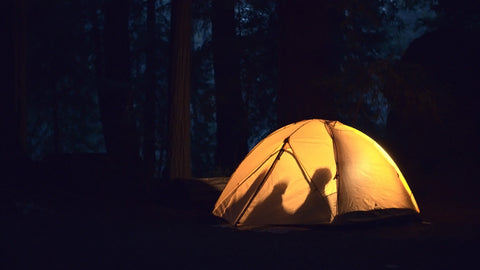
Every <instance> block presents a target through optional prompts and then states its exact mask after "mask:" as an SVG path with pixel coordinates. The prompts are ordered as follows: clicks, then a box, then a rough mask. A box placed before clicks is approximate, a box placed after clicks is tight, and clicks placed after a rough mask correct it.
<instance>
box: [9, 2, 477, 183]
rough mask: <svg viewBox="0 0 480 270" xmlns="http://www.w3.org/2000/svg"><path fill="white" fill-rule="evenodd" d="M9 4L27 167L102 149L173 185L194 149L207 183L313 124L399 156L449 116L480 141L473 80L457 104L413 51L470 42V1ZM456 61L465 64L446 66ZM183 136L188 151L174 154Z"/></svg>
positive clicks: (452, 90) (452, 89)
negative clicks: (292, 126)
mask: <svg viewBox="0 0 480 270" xmlns="http://www.w3.org/2000/svg"><path fill="white" fill-rule="evenodd" d="M10 2H12V3H14V4H13V5H11V6H8V5H9V4H2V5H6V6H7V7H8V8H10V9H11V10H13V11H18V12H19V13H18V14H20V15H21V16H20V17H19V18H23V21H20V22H23V24H21V25H23V26H24V27H25V29H24V32H23V33H24V35H21V36H20V38H19V37H17V36H15V35H12V36H13V37H14V38H13V39H14V43H15V42H18V41H20V42H23V44H24V50H23V52H22V51H20V52H18V51H16V52H15V54H14V57H17V58H15V59H23V62H22V63H23V66H24V67H25V69H24V71H23V73H22V71H18V69H17V70H16V71H15V72H16V73H15V74H17V75H18V74H20V75H22V76H20V75H18V76H20V78H24V81H25V85H24V87H23V88H24V93H25V94H24V95H23V97H24V101H25V102H24V104H26V105H25V108H24V116H25V117H23V118H22V117H20V118H19V120H18V121H19V122H22V121H24V125H25V127H26V128H25V132H24V135H23V137H24V139H21V141H23V144H24V145H25V147H24V149H25V152H26V153H27V155H28V157H29V158H31V159H33V160H42V159H45V158H48V157H50V156H54V155H58V154H62V153H109V154H113V155H115V156H119V157H122V158H119V159H118V162H120V164H123V166H134V167H138V168H143V169H145V170H146V171H147V174H149V175H151V177H155V178H164V177H167V175H168V172H169V170H170V169H169V166H170V165H171V163H172V155H173V156H175V153H178V152H183V153H185V152H188V153H189V154H188V155H185V157H184V158H186V161H185V162H187V163H189V164H190V165H191V168H186V169H185V170H188V171H190V170H191V172H186V174H185V176H186V177H188V176H191V175H193V176H196V177H208V176H219V175H229V174H231V173H232V172H233V170H234V169H235V168H236V166H237V165H238V163H239V162H240V161H241V160H242V159H243V157H244V156H245V155H246V154H247V153H248V151H249V150H250V149H251V148H252V147H253V146H254V145H255V144H256V143H258V142H259V141H260V140H261V139H262V138H264V137H265V136H266V135H267V134H269V133H270V132H272V131H273V130H275V129H277V128H279V127H281V126H283V125H286V124H288V123H292V122H296V121H300V120H303V119H308V118H324V119H331V120H340V121H342V122H344V123H346V124H348V125H352V126H354V127H356V128H358V129H360V130H363V131H365V132H366V133H367V134H369V135H371V136H372V137H374V138H376V139H378V140H380V141H382V142H383V141H384V142H386V143H390V144H391V145H397V148H398V149H401V148H402V147H401V146H400V144H401V143H403V144H409V145H413V143H415V141H417V142H418V138H421V139H422V140H423V139H425V140H427V138H428V137H429V134H428V131H429V130H431V128H437V129H438V128H439V127H441V128H442V129H445V130H448V129H449V128H450V127H451V123H450V122H449V121H447V120H445V117H446V116H448V115H449V118H448V119H451V118H457V116H463V117H465V116H466V118H467V119H468V120H473V121H474V122H473V123H474V125H473V126H474V128H476V132H477V133H478V129H479V124H478V117H477V118H475V117H474V116H472V115H473V114H474V113H473V112H472V110H473V108H472V107H473V106H474V105H473V104H470V103H468V102H467V106H466V108H465V107H461V106H458V105H457V104H458V102H459V101H463V100H468V96H469V94H471V93H472V92H471V91H474V90H469V89H470V88H469V86H472V85H476V84H477V81H475V79H473V78H472V76H473V77H474V75H472V76H470V77H468V78H470V79H471V80H469V79H466V78H467V77H466V76H469V75H468V74H465V73H463V72H461V71H458V73H455V74H452V73H448V74H449V75H447V77H448V76H450V75H451V76H457V77H456V78H460V79H457V80H455V79H452V80H451V82H455V81H459V80H460V81H462V82H463V84H461V86H462V89H467V90H465V91H466V92H464V94H462V96H461V97H458V96H457V94H456V93H457V90H458V89H457V87H458V85H456V84H455V83H450V81H448V82H449V83H442V84H441V85H438V84H436V78H437V77H436V76H437V75H438V74H440V73H432V72H437V71H435V70H433V69H431V68H430V69H429V68H428V67H426V65H424V64H425V63H424V62H422V61H424V60H425V59H426V58H425V59H424V58H422V57H423V56H424V55H423V54H422V52H424V51H425V50H427V51H428V49H429V48H423V51H421V50H420V49H419V50H420V52H419V53H417V52H416V51H415V50H416V48H420V47H421V46H423V45H422V44H428V42H427V41H421V39H422V37H425V36H428V35H429V34H432V33H433V34H432V36H434V34H435V33H438V35H439V37H440V39H435V41H431V42H437V43H436V45H438V46H437V47H438V49H439V50H440V49H441V48H444V47H442V46H446V45H445V44H446V43H445V42H443V40H448V33H450V32H448V31H446V30H444V29H447V28H448V29H455V30H456V34H457V35H461V34H464V36H459V37H458V40H462V38H463V39H465V40H468V35H472V33H478V29H479V25H480V24H479V15H478V14H479V13H478V9H476V8H474V7H473V6H471V5H470V4H469V1H456V2H455V4H452V3H450V2H448V1H440V0H438V1H437V0H422V1H410V0H397V1H394V0H367V1H359V0H342V1H306V0H303V1H286V0H283V1H274V0H236V1H234V0H210V1H195V0H193V1H186V0H185V1H184V0H179V1H178V3H177V1H175V2H174V3H171V2H170V1H168V0H122V1H113V0H102V1H76V0H67V1H53V2H49V4H46V3H45V1H38V0H18V1H16V0H12V1H9V2H8V3H10ZM175 4H178V6H175ZM187 17H188V18H187ZM173 18H180V19H178V20H177V21H175V20H174V19H173ZM8 19H9V18H6V19H5V20H8ZM10 19H11V20H12V21H15V20H14V19H13V18H10ZM14 25H15V24H14ZM185 27H186V28H185ZM12 29H14V28H12ZM182 29H183V30H182ZM185 29H187V30H185ZM188 29H189V30H188ZM13 32H15V31H13ZM22 36H24V39H21V37H22ZM470 37H471V36H470ZM442 38H444V39H442ZM417 39H418V40H419V41H418V42H417V43H416V44H419V45H416V47H413V48H412V47H411V46H413V45H412V44H415V42H413V41H414V40H417ZM422 42H423V43H422ZM466 43H469V42H468V41H466ZM172 44H175V45H172ZM431 45H432V44H429V46H431ZM9 49H10V50H11V51H15V50H14V49H12V48H11V47H9V48H5V50H4V51H8V50H9ZM450 49H452V50H455V49H454V48H450ZM469 49H470V47H468V48H466V49H465V50H467V52H468V50H469ZM446 50H449V49H448V48H447V49H446ZM447 53H451V54H455V53H457V52H456V51H453V52H452V51H450V52H448V51H445V52H444V51H442V52H439V55H441V56H440V57H439V56H437V57H439V58H442V57H447ZM477 54H478V53H477ZM425 57H427V56H425ZM442 59H443V58H442ZM474 59H476V58H474ZM425 61H427V60H425ZM446 61H450V60H448V59H447V60H446ZM440 65H441V64H440ZM471 65H476V66H478V62H475V60H472V63H471ZM19 72H20V73H19ZM438 72H440V71H438ZM179 74H183V75H179ZM18 76H17V77H18ZM178 76H183V77H178ZM462 76H463V77H462ZM13 77H14V76H13ZM447 77H445V80H447V79H446V78H447ZM477 77H478V76H477ZM179 78H180V81H179V82H180V83H175V80H179ZM432 78H433V79H432ZM441 78H443V77H441ZM4 80H5V81H8V80H9V79H8V78H4ZM5 85H9V84H8V83H6V84H5ZM179 87H184V88H183V90H179V89H180V88H179ZM471 88H472V89H473V87H471ZM11 89H17V90H9V91H10V92H11V93H13V92H15V93H17V92H16V91H20V90H18V89H19V88H18V87H17V88H11ZM185 89H186V90H185ZM12 91H13V92H12ZM179 91H183V92H182V93H183V94H182V95H180V97H179V98H178V97H177V98H175V97H176V96H178V95H177V94H178V93H180V92H179ZM19 93H20V92H19ZM20 96H22V95H20ZM179 100H180V101H187V102H186V103H185V102H183V103H182V102H180V101H179ZM5 102H8V101H5ZM5 104H6V103H5ZM178 108H183V113H182V112H179V113H180V114H181V115H175V114H174V115H173V116H172V111H175V110H177V109H178ZM452 108H455V113H454V114H453V116H452V114H451V113H452V112H451V109H452ZM181 111H182V110H181ZM185 112H186V113H185ZM172 117H173V118H172ZM178 117H180V118H178ZM22 119H24V120H22ZM172 119H174V120H172ZM18 121H17V122H18ZM412 121H413V122H414V123H412ZM17 124H18V123H17ZM177 126H181V127H184V128H183V131H182V128H180V129H178V130H179V131H175V132H187V133H188V134H189V135H188V136H187V137H185V138H187V139H183V140H188V143H187V142H185V141H183V143H180V144H179V145H180V146H176V147H177V148H175V149H170V148H169V147H171V146H172V138H177V137H178V136H179V135H178V133H175V132H174V131H173V130H177V129H174V128H173V127H177ZM185 129H187V131H185ZM412 129H414V130H415V132H414V133H415V138H414V137H413V135H412V131H411V130H412ZM408 130H409V131H408ZM172 132H174V133H172ZM465 133H467V132H465ZM477 133H475V134H477ZM11 136H14V137H15V136H16V137H18V136H20V137H22V136H21V134H20V135H18V134H14V135H11ZM442 136H444V137H443V138H444V139H448V138H450V137H449V136H451V134H450V133H444V135H442ZM182 138H183V137H182ZM399 141H403V142H401V143H399ZM424 145H425V147H426V149H429V150H432V149H434V148H435V146H434V142H432V141H430V142H426V143H425V144H424ZM178 147H180V148H178ZM452 151H453V150H452ZM449 153H450V154H451V152H449ZM427 158H428V157H427ZM189 160H190V161H189ZM132 164H133V165H132Z"/></svg>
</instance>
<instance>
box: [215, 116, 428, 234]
mask: <svg viewBox="0 0 480 270" xmlns="http://www.w3.org/2000/svg"><path fill="white" fill-rule="evenodd" d="M418 213H420V210H419V208H418V206H417V203H416V201H415V198H414V197H413V194H412V192H411V190H410V188H409V187H408V184H407V182H406V181H405V178H404V177H403V175H402V173H401V172H400V170H399V169H398V167H397V165H396V164H395V162H394V161H393V160H392V159H391V158H390V156H389V155H388V154H387V153H386V152H385V151H384V150H383V149H382V147H380V145H378V144H377V143H376V142H375V141H374V140H373V139H371V138H370V137H368V136H367V135H365V134H364V133H362V132H360V131H358V130H356V129H354V128H352V127H349V126H347V125H344V124H342V123H340V122H338V121H327V120H321V119H311V120H304V121H301V122H297V123H294V124H290V125H287V126H285V127H283V128H280V129H278V130H276V131H275V132H273V133H271V134H270V135H269V136H267V137H266V138H265V139H263V140H262V141H261V142H259V143H258V144H257V145H256V146H255V147H254V148H253V149H252V150H251V151H250V153H249V154H248V155H247V156H246V158H245V159H244V160H243V161H242V163H241V164H240V165H239V166H238V168H237V169H236V170H235V172H234V173H233V174H232V176H231V178H230V180H229V181H228V183H227V185H226V186H225V189H224V190H223V192H222V193H221V195H220V197H219V198H218V200H217V202H216V204H215V208H214V210H213V214H214V215H216V216H218V217H221V218H223V219H225V220H226V221H228V222H229V223H230V224H232V225H235V226H242V225H287V224H296V225H300V224H328V223H352V222H356V221H365V220H375V219H378V218H386V217H391V216H399V215H401V216H403V215H406V214H414V215H416V214H418Z"/></svg>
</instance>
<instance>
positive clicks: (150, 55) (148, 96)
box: [143, 0, 156, 190]
mask: <svg viewBox="0 0 480 270" xmlns="http://www.w3.org/2000/svg"><path fill="white" fill-rule="evenodd" d="M155 2H156V1H155V0H148V2H147V44H146V49H145V51H146V58H147V60H146V61H147V63H146V64H147V67H146V70H145V73H146V86H147V87H146V88H145V108H144V116H143V117H144V134H143V136H144V138H143V140H144V141H143V162H144V168H145V172H144V175H145V182H144V188H146V190H149V189H150V184H151V181H152V180H153V176H154V173H155V164H154V163H155V89H156V80H155V70H154V61H155V58H154V49H155V42H154V41H155Z"/></svg>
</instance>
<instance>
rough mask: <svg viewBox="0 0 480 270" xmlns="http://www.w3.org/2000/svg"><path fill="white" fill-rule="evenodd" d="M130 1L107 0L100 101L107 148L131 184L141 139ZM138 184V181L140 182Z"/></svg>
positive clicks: (125, 178) (126, 181)
mask: <svg viewBox="0 0 480 270" xmlns="http://www.w3.org/2000/svg"><path fill="white" fill-rule="evenodd" d="M128 18H129V1H128V0H119V1H113V0H109V1H106V3H105V25H104V50H103V56H104V71H103V75H104V78H103V80H102V85H101V86H100V88H99V103H100V112H101V119H102V124H103V134H104V138H105V146H106V149H107V152H108V153H109V154H110V155H111V157H112V158H113V160H114V161H115V162H116V163H117V165H118V166H119V169H120V170H121V171H122V176H124V179H123V180H124V182H123V183H120V182H119V184H126V185H127V186H130V185H131V184H133V183H134V182H133V181H132V179H131V178H134V177H136V176H137V175H136V173H137V170H138V165H139V164H138V160H139V156H138V152H139V151H138V149H139V148H138V141H137V135H136V129H135V121H134V118H133V113H132V107H133V106H132V95H133V93H132V88H131V85H130V48H129V46H130V41H129V33H128ZM137 184H138V183H137Z"/></svg>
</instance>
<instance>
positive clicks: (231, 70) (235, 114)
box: [212, 0, 248, 174]
mask: <svg viewBox="0 0 480 270" xmlns="http://www.w3.org/2000/svg"><path fill="white" fill-rule="evenodd" d="M234 6H235V1H234V0H213V1H212V8H213V13H212V15H213V16H212V42H213V67H214V70H215V73H214V74H215V75H214V78H215V102H216V106H217V114H216V117H217V153H216V154H217V163H218V165H219V167H220V169H221V170H222V171H223V172H224V173H226V174H230V173H232V172H233V170H235V168H236V166H237V165H238V164H239V163H240V162H241V160H242V159H243V158H244V157H245V155H246V152H247V150H248V148H247V136H248V126H247V115H246V112H245V105H244V103H243V99H242V91H241V87H240V48H239V47H238V39H237V36H236V31H235V17H234V16H235V12H234Z"/></svg>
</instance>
